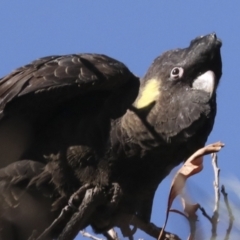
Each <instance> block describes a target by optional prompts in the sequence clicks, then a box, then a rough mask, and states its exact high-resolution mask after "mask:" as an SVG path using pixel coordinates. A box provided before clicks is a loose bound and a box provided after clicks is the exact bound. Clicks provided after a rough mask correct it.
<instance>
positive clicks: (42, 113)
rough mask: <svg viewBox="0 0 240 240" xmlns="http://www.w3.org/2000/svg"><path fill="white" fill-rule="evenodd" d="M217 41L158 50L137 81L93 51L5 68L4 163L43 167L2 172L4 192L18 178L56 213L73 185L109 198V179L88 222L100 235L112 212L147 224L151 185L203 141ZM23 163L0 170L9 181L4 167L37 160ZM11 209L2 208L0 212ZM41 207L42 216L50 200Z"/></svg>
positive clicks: (211, 110)
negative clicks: (105, 201) (7, 71)
mask: <svg viewBox="0 0 240 240" xmlns="http://www.w3.org/2000/svg"><path fill="white" fill-rule="evenodd" d="M220 47H221V42H220V41H219V39H217V37H216V35H215V34H210V35H207V36H204V37H199V38H197V39H195V40H193V41H192V42H191V44H190V46H189V47H187V48H184V49H176V50H172V51H168V52H166V53H164V54H162V55H161V56H159V57H158V58H156V59H155V60H154V62H153V64H152V65H151V66H150V68H149V70H148V72H147V73H146V75H145V76H144V78H143V79H142V81H141V85H140V88H139V79H138V78H137V77H136V76H134V75H133V74H132V73H131V72H130V71H129V70H128V69H127V68H126V67H125V66H124V65H123V64H122V63H120V62H118V61H116V60H114V59H111V58H109V57H107V56H104V55H97V54H82V55H68V56H53V57H47V58H42V59H40V60H37V61H35V62H33V63H32V64H30V65H27V66H25V67H22V68H19V69H17V70H16V71H14V72H13V73H11V74H10V75H7V76H6V77H4V78H3V79H2V80H1V82H0V97H1V102H0V109H1V122H0V124H1V126H0V130H1V129H2V130H3V131H4V134H2V136H1V137H0V144H1V145H0V146H1V149H0V153H1V154H0V157H1V163H2V167H3V166H4V165H7V163H9V162H14V161H16V160H21V159H30V160H33V161H37V162H41V164H43V165H42V166H41V167H40V172H36V174H32V173H33V172H34V171H32V172H31V171H30V172H31V174H29V175H27V176H28V177H26V179H25V184H22V183H21V177H20V178H19V176H18V179H19V181H13V182H12V184H10V183H9V180H7V179H8V178H9V176H7V174H2V175H3V176H2V180H1V181H2V183H3V185H4V186H5V185H6V184H7V185H8V186H9V187H10V189H11V186H13V188H14V186H18V184H20V183H21V184H20V185H19V186H18V188H20V191H25V188H26V187H27V185H28V186H29V187H28V188H27V190H26V192H27V193H28V194H29V195H31V196H32V195H33V196H34V194H35V193H34V190H31V189H40V192H42V194H43V192H44V194H43V195H44V196H45V198H46V201H45V200H44V201H43V200H42V201H43V202H44V203H45V202H47V204H49V202H48V201H50V202H51V204H53V206H54V208H55V212H56V215H57V214H58V213H59V211H60V210H61V208H62V207H63V206H64V205H65V204H67V201H68V199H69V197H70V196H71V195H72V194H73V193H74V192H75V191H77V190H78V189H79V188H80V187H81V186H84V185H86V184H89V185H91V186H92V187H94V186H95V187H96V186H99V187H101V188H103V189H105V190H104V191H106V192H108V193H109V194H110V195H111V194H112V192H113V191H114V190H113V189H114V188H112V186H114V184H117V186H118V187H119V188H120V192H121V194H119V200H118V201H117V204H116V206H114V208H111V210H109V209H110V208H109V207H108V206H105V205H104V204H103V205H101V206H98V208H97V209H96V211H95V212H94V213H92V216H91V217H90V218H89V219H88V221H87V225H88V224H90V225H92V226H93V228H94V229H95V230H96V231H98V232H104V231H106V230H108V229H109V228H111V227H113V225H114V223H113V221H112V219H115V218H117V217H118V215H119V214H120V213H126V214H131V215H134V216H136V217H139V218H140V219H141V220H143V221H145V222H149V220H150V216H151V209H152V201H153V198H154V193H155V191H156V189H157V187H158V185H159V183H160V182H161V181H162V180H163V179H164V177H165V176H166V175H168V173H169V171H171V169H172V168H173V167H174V166H176V165H178V164H179V163H181V162H183V161H184V160H186V159H187V158H188V157H189V156H190V155H191V154H192V153H193V152H194V151H196V150H197V149H198V148H200V147H202V146H203V145H204V144H205V142H206V140H207V137H208V135H209V133H210V132H211V130H212V127H213V124H214V118H215V114H216V88H217V86H218V83H219V79H220V77H221V68H222V64H221V56H220ZM138 91H139V94H138ZM137 94H138V96H137ZM135 99H136V100H135ZM128 108H129V110H127V109H128ZM13 129H14V131H13ZM6 144H7V149H12V150H11V151H12V152H13V153H11V152H10V153H8V152H7V151H6ZM14 149H16V151H15V150H14ZM18 164H19V165H18ZM25 164H27V166H28V167H26V166H24V162H23V163H13V164H12V165H9V166H8V167H6V168H5V170H2V171H3V173H6V169H10V170H8V171H10V172H12V174H10V175H11V177H10V178H13V179H16V171H15V170H14V171H13V170H11V169H12V168H13V169H18V168H20V169H24V168H27V169H28V168H29V166H32V165H34V164H37V163H34V162H31V161H28V162H27V163H25ZM43 166H44V167H43ZM20 175H21V174H20ZM115 186H116V185H115ZM3 189H5V188H3ZM49 189H50V191H49ZM47 190H48V191H47ZM31 191H33V192H31ZM3 192H4V193H6V194H2V198H1V199H0V201H3V202H7V201H6V199H8V197H6V196H8V195H9V194H8V193H7V192H6V190H4V191H3ZM49 192H51V193H52V194H50V193H49ZM3 196H4V197H3ZM9 196H10V195H9ZM9 198H10V197H9ZM49 199H50V200H49ZM18 201H21V200H18ZM109 201H112V200H110V199H109ZM8 205H9V204H8ZM9 208H10V209H11V211H12V208H11V206H9V207H8V208H6V207H5V208H4V209H0V211H1V212H2V216H4V217H5V216H6V215H7V211H10V210H9ZM45 212H46V215H47V214H50V213H49V212H50V207H49V209H48V208H45ZM4 217H2V219H3V220H2V221H4ZM8 222H11V221H10V220H9V219H8ZM13 222H14V221H13ZM13 225H14V224H13ZM46 226H47V223H46ZM13 227H14V226H13ZM36 229H37V226H36ZM31 230H33V229H29V232H31ZM12 239H15V238H12Z"/></svg>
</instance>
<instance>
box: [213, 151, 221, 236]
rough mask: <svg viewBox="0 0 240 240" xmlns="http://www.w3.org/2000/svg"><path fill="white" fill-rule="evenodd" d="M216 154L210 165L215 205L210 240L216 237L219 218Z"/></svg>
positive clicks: (218, 171) (218, 170)
mask: <svg viewBox="0 0 240 240" xmlns="http://www.w3.org/2000/svg"><path fill="white" fill-rule="evenodd" d="M217 160H218V159H217V154H216V153H213V154H212V165H213V171H214V182H213V186H214V191H215V205H214V209H213V216H212V236H211V240H215V239H216V237H217V225H218V218H219V204H220V191H219V173H220V169H219V168H218V162H217Z"/></svg>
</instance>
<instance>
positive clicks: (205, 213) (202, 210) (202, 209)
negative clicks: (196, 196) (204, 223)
mask: <svg viewBox="0 0 240 240" xmlns="http://www.w3.org/2000/svg"><path fill="white" fill-rule="evenodd" d="M199 209H200V210H201V212H202V215H203V216H204V217H205V218H207V220H208V221H209V222H210V223H211V224H212V218H211V217H210V216H209V215H208V214H207V212H206V210H205V209H204V207H202V206H200V205H199Z"/></svg>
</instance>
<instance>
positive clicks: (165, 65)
mask: <svg viewBox="0 0 240 240" xmlns="http://www.w3.org/2000/svg"><path fill="white" fill-rule="evenodd" d="M221 45H222V43H221V41H220V40H219V39H218V38H217V36H216V34H215V33H212V34H209V35H206V36H200V37H197V38H195V39H194V40H192V41H191V43H190V45H189V46H188V47H187V48H182V49H175V50H170V51H167V52H165V53H163V54H162V55H161V56H159V57H157V58H156V59H155V60H154V62H153V63H152V65H151V66H150V68H149V70H148V71H147V73H146V75H145V76H144V78H143V80H142V85H141V90H140V94H139V96H138V98H137V100H136V102H135V106H136V107H137V108H138V109H141V108H145V107H147V106H149V105H151V103H153V102H155V101H157V100H158V99H159V95H162V94H164V93H166V94H167V95H168V96H169V95H174V94H175V93H176V91H175V90H176V89H178V91H177V92H178V94H184V92H185V93H186V92H187V91H196V92H199V91H201V92H203V93H204V94H205V93H206V94H205V95H206V96H208V97H209V99H210V98H211V97H212V96H213V95H215V91H216V88H217V86H218V83H219V79H220V77H221V74H222V61H221V54H220V48H221ZM179 89H181V91H179Z"/></svg>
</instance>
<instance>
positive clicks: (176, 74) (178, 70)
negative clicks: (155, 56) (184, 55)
mask: <svg viewBox="0 0 240 240" xmlns="http://www.w3.org/2000/svg"><path fill="white" fill-rule="evenodd" d="M183 73H184V70H183V68H182V67H174V68H173V69H172V70H171V74H170V78H171V79H173V80H176V79H179V78H181V77H182V76H183Z"/></svg>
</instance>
